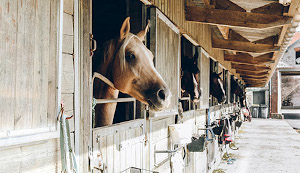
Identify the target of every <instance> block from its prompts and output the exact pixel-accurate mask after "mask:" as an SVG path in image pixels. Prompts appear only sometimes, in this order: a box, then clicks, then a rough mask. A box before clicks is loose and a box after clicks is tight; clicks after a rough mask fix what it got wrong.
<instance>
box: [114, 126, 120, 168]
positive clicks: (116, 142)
mask: <svg viewBox="0 0 300 173" xmlns="http://www.w3.org/2000/svg"><path fill="white" fill-rule="evenodd" d="M113 135H114V143H113V152H114V163H113V164H114V172H120V171H121V169H120V162H121V161H122V160H121V158H120V154H121V153H120V150H119V145H120V132H119V131H116V133H115V134H113Z"/></svg>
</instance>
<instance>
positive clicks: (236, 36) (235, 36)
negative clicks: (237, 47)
mask: <svg viewBox="0 0 300 173" xmlns="http://www.w3.org/2000/svg"><path fill="white" fill-rule="evenodd" d="M229 39H230V40H232V41H243V42H250V41H249V40H248V39H247V38H245V37H243V36H241V35H240V34H239V33H237V32H235V31H234V30H232V29H231V30H230V31H229Z"/></svg>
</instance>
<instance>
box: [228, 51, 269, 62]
mask: <svg viewBox="0 0 300 173" xmlns="http://www.w3.org/2000/svg"><path fill="white" fill-rule="evenodd" d="M224 60H225V61H231V62H234V63H245V64H252V65H262V64H266V63H273V62H274V61H273V60H272V59H271V58H269V59H265V58H253V57H252V56H251V55H249V54H247V53H239V54H237V55H229V54H225V55H224Z"/></svg>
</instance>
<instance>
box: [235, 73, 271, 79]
mask: <svg viewBox="0 0 300 173" xmlns="http://www.w3.org/2000/svg"><path fill="white" fill-rule="evenodd" d="M240 76H241V77H242V78H244V77H246V78H247V77H248V78H260V77H268V76H269V73H267V74H262V75H256V74H241V75H240Z"/></svg>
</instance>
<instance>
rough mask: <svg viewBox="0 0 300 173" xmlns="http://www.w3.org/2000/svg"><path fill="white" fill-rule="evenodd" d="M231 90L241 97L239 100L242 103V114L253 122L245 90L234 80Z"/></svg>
mask: <svg viewBox="0 0 300 173" xmlns="http://www.w3.org/2000/svg"><path fill="white" fill-rule="evenodd" d="M231 89H232V91H233V93H234V94H236V95H237V96H239V99H240V100H239V102H240V106H241V108H242V109H241V111H242V114H243V115H244V117H245V118H247V119H248V121H249V122H251V112H250V109H249V107H248V105H247V101H246V93H245V91H244V89H243V88H242V87H241V86H240V85H239V84H238V83H237V82H236V81H235V80H234V79H232V80H231Z"/></svg>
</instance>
